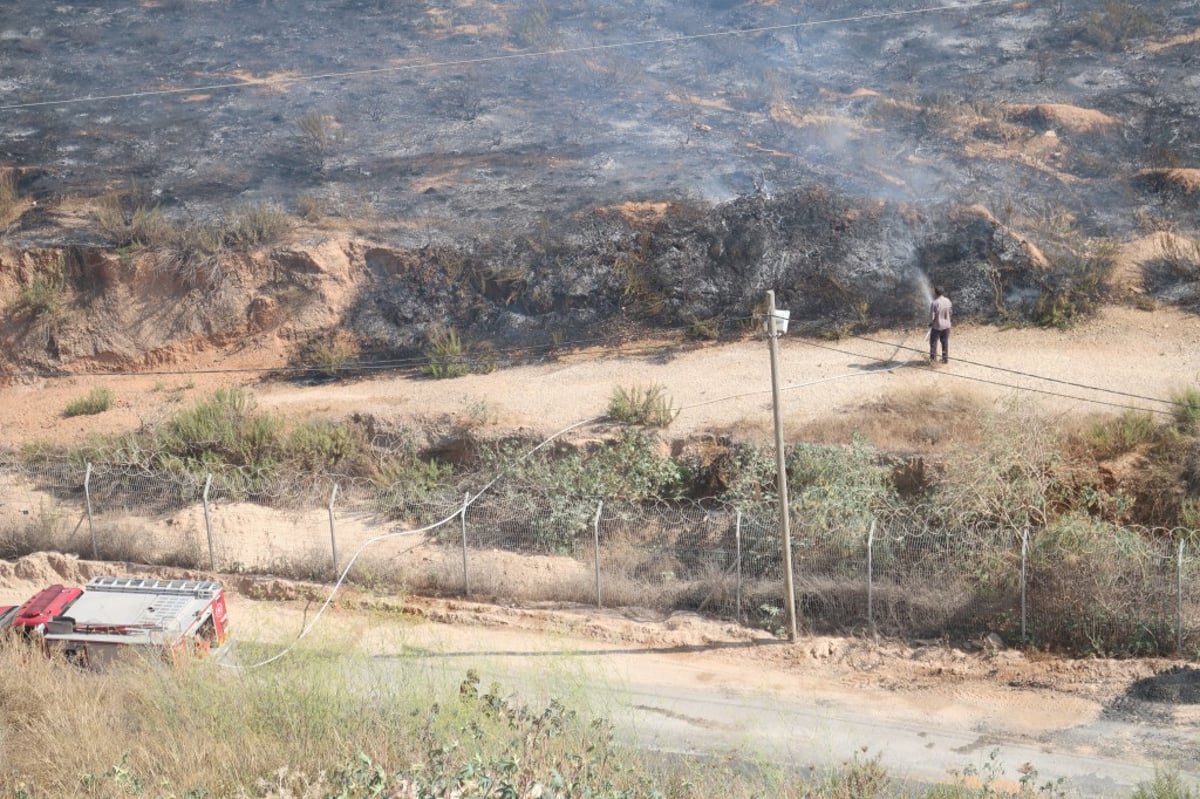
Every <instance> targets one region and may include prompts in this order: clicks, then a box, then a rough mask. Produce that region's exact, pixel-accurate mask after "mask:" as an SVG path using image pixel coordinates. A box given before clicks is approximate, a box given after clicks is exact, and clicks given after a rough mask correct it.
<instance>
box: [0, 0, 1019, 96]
mask: <svg viewBox="0 0 1200 799" xmlns="http://www.w3.org/2000/svg"><path fill="white" fill-rule="evenodd" d="M1010 2H1011V0H979V2H975V3H967V4H961V5H960V4H953V5H941V6H929V7H926V8H914V9H907V10H901V11H880V12H876V13H869V14H860V15H857V16H853V17H839V18H834V19H824V20H814V21H810V22H791V23H787V24H782V25H764V26H759V27H755V28H738V29H735V30H722V31H710V32H709V33H691V34H680V35H678V36H664V37H660V38H655V39H638V40H635V41H630V42H614V43H612V44H592V45H585V46H581V47H562V48H555V49H551V50H535V51H530V52H523V53H504V54H502V55H490V56H480V57H478V58H459V59H452V60H448V61H433V62H429V63H425V64H401V65H395V66H389V67H374V68H371V69H354V70H346V71H343V72H321V73H314V74H311V75H295V76H292V77H287V76H281V77H277V78H265V79H261V80H241V81H233V82H228V83H213V84H209V85H206V86H186V87H177V88H171V89H147V90H145V91H138V92H124V93H118V94H105V95H86V96H78V97H66V98H61V99H58V100H38V101H32V102H27V103H13V104H11V105H3V106H0V111H16V110H20V109H26V108H45V107H48V106H62V105H77V104H82V103H100V102H107V101H111V100H129V99H134V98H138V97H161V96H166V95H175V94H193V93H196V92H215V91H231V90H235V89H249V88H256V87H263V86H267V87H278V86H288V85H291V84H296V83H315V82H317V81H323V80H334V79H339V78H361V77H366V76H369V75H382V74H388V73H397V72H417V71H423V70H434V69H444V68H447V67H464V66H476V65H479V64H494V63H498V62H502V61H516V60H520V59H529V58H546V57H552V56H560V55H574V54H579V53H594V52H601V51H605V50H619V49H626V48H638V47H651V46H656V45H664V44H679V43H680V42H688V41H697V40H701V39H716V38H721V37H727V36H729V37H732V36H754V35H758V34H760V33H773V32H777V31H785V30H797V29H801V28H816V27H821V26H825V25H843V24H847V23H853V22H866V21H870V20H876V19H890V18H896V17H905V16H914V15H918V14H933V13H937V12H941V11H970V10H973V9H977V8H984V7H987V6H996V5H1008V4H1009V3H1010Z"/></svg>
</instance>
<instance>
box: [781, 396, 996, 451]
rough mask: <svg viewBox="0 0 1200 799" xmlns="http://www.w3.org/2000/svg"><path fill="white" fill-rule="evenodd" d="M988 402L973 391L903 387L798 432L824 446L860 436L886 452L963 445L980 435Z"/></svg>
mask: <svg viewBox="0 0 1200 799" xmlns="http://www.w3.org/2000/svg"><path fill="white" fill-rule="evenodd" d="M987 404H988V401H987V400H986V399H985V398H984V397H983V396H982V395H981V394H978V393H976V392H973V391H971V390H969V389H961V388H943V387H940V386H939V387H934V388H921V389H915V388H913V389H900V390H897V391H893V392H890V393H889V394H888V395H887V396H884V397H882V398H880V399H878V400H875V401H873V402H868V403H865V404H863V405H862V406H860V407H859V408H858V409H857V410H854V411H851V412H849V413H845V414H840V415H838V416H835V417H829V418H823V419H821V420H819V421H815V422H812V423H810V424H808V425H805V426H804V427H802V428H801V429H800V430H798V431H797V435H798V437H799V438H802V439H803V440H805V441H812V442H816V443H821V444H849V443H850V442H851V441H853V440H854V439H855V437H857V438H860V439H863V440H865V441H867V442H869V443H870V444H871V446H873V447H875V448H876V449H879V450H881V451H883V452H911V451H914V450H924V449H927V448H928V447H930V446H938V445H940V444H945V443H947V442H950V441H953V442H955V443H956V444H963V443H967V442H970V441H974V440H977V439H978V437H979V434H980V429H979V424H978V416H979V414H980V413H981V412H982V411H983V409H984V408H985V407H986V406H987Z"/></svg>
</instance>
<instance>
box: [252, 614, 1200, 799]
mask: <svg viewBox="0 0 1200 799" xmlns="http://www.w3.org/2000/svg"><path fill="white" fill-rule="evenodd" d="M234 610H235V611H236V613H237V616H238V618H239V619H241V620H242V622H243V633H242V634H243V635H246V636H247V637H248V638H249V639H252V640H263V638H264V637H265V638H267V639H270V638H272V637H273V638H274V640H275V641H276V643H278V644H279V645H286V644H287V643H288V639H287V637H286V636H285V635H281V634H280V633H279V630H280V623H281V622H282V628H283V629H284V630H289V629H290V630H299V629H300V626H301V624H302V622H303V621H304V620H305V619H311V612H312V606H309V613H308V615H307V616H306V615H305V614H304V613H303V612H301V608H300V607H299V606H298V605H297V604H295V603H289V604H286V605H283V606H280V605H278V604H275V605H270V606H266V605H263V604H260V603H248V602H245V601H240V600H239V601H238V602H236V603H235V606H234ZM406 610H407V611H408V615H407V616H405V617H404V618H398V617H396V616H394V615H393V616H391V617H388V616H382V615H380V614H364V613H362V612H361V611H345V610H335V611H333V612H332V613H333V615H332V616H331V619H330V624H329V625H328V627H326V628H325V630H326V633H325V634H324V636H323V635H321V634H317V635H315V638H316V640H317V641H319V642H320V643H318V644H317V645H318V646H333V647H336V648H339V649H343V650H344V649H345V648H346V647H351V648H353V649H355V650H357V651H360V652H367V653H369V654H371V655H373V656H374V661H375V663H376V664H377V667H378V668H380V669H384V670H388V669H390V670H393V671H396V672H401V673H403V675H404V677H403V678H404V679H408V680H412V679H416V678H420V679H428V680H431V681H432V684H433V685H435V686H438V690H445V689H453V687H454V686H455V685H457V683H458V682H459V681H461V680H462V679H463V677H464V675H465V674H466V672H467V670H468V669H474V670H475V671H477V672H478V673H479V675H480V677H481V681H482V684H483V685H485V686H487V685H489V684H490V683H492V682H493V681H495V682H497V683H499V685H500V686H501V687H502V689H503V690H505V691H506V692H507V691H511V692H513V693H515V694H517V695H518V696H520V697H522V698H525V699H526V700H527V701H530V702H533V703H537V702H540V701H545V700H547V699H548V698H549V697H550V696H559V697H560V698H562V697H568V698H569V699H568V701H569V702H570V703H572V705H575V706H581V707H582V708H583V709H585V710H586V711H587V712H589V713H594V714H599V715H603V716H605V717H607V718H610V719H612V720H614V722H615V723H616V725H617V728H618V730H619V731H620V735H621V737H622V738H623V739H624V740H626V741H629V742H634V743H636V744H637V745H638V746H640V747H644V748H650V749H654V750H658V751H665V752H677V753H678V752H682V753H692V754H704V755H714V756H719V757H732V758H735V759H739V760H744V761H745V762H748V763H759V764H761V763H763V762H768V763H777V764H785V765H788V766H793V767H812V768H815V769H818V770H819V769H823V768H826V767H830V766H834V765H837V764H839V763H841V762H844V761H847V760H850V759H852V758H854V757H856V756H857V757H864V758H865V757H876V756H878V757H879V760H880V762H881V763H882V764H883V765H884V766H886V767H887V769H888V771H889V772H890V773H891V774H892V775H893V776H895V777H896V778H897V779H904V780H912V781H916V782H921V783H935V782H954V781H956V780H959V779H963V778H967V777H970V776H971V775H973V774H974V775H977V776H978V777H982V778H985V779H987V780H990V781H992V783H993V787H994V788H995V789H996V790H998V791H1007V790H1010V789H1014V790H1015V789H1016V788H1017V786H1019V784H1020V781H1021V779H1022V778H1023V777H1026V776H1027V775H1032V777H1030V778H1031V779H1035V783H1034V784H1036V785H1039V786H1040V785H1043V784H1045V783H1048V782H1049V783H1060V781H1061V783H1060V788H1061V789H1062V790H1063V791H1064V793H1063V794H1062V795H1066V796H1083V797H1107V796H1113V797H1128V796H1130V795H1131V794H1132V793H1133V791H1134V790H1135V788H1136V786H1137V785H1138V784H1139V783H1142V782H1148V781H1150V780H1152V779H1153V777H1154V774H1155V770H1156V769H1160V768H1166V769H1173V770H1174V769H1178V770H1180V771H1181V774H1182V776H1183V777H1185V778H1186V779H1190V780H1192V781H1193V782H1195V783H1196V784H1198V785H1200V769H1197V767H1196V759H1195V753H1196V751H1197V750H1198V747H1200V712H1198V708H1197V705H1196V703H1195V702H1192V703H1190V704H1189V703H1188V702H1177V703H1174V704H1172V703H1169V702H1154V701H1149V700H1147V699H1145V698H1143V697H1144V696H1151V695H1153V694H1152V693H1149V692H1144V691H1143V692H1141V694H1139V692H1138V691H1137V690H1131V686H1136V685H1139V684H1142V685H1144V684H1146V682H1145V681H1147V680H1149V681H1154V680H1155V679H1156V677H1155V675H1156V674H1163V673H1168V670H1169V669H1170V668H1171V667H1172V665H1174V666H1175V667H1177V668H1178V667H1179V664H1168V663H1167V662H1148V661H1138V662H1133V661H1124V662H1121V661H1080V662H1062V661H1056V660H1052V659H1047V660H1040V661H1039V660H1031V659H1029V658H1028V657H1026V656H1025V655H1024V654H1022V653H1018V652H1012V651H983V650H980V651H974V652H971V651H965V650H962V649H953V648H949V647H946V646H943V645H940V644H935V643H930V644H925V645H915V646H913V645H907V644H900V643H896V642H890V643H889V642H873V641H863V640H853V639H838V638H804V639H802V640H801V641H799V642H797V643H794V644H792V643H787V642H784V641H779V640H775V639H770V638H768V637H765V636H762V635H758V634H751V633H748V632H747V631H744V630H738V629H736V628H732V627H730V626H728V625H721V624H717V623H713V622H711V621H707V620H704V619H703V618H700V617H697V616H694V615H691V614H673V615H671V616H667V617H663V618H658V617H653V616H651V615H650V614H648V613H646V612H644V611H630V610H625V611H608V612H604V611H601V612H597V611H594V610H583V609H579V610H572V609H564V608H557V609H541V610H528V609H526V610H518V609H511V608H496V607H491V606H487V605H476V604H473V603H465V602H440V601H431V600H415V601H414V602H413V603H411V604H409V606H408V607H407V608H406ZM298 613H299V615H297V614H298ZM292 625H294V626H292ZM245 626H254V627H255V629H253V630H245V629H244V627H245ZM334 630H336V632H333V631H334ZM293 634H294V633H293ZM322 638H324V640H323V641H322ZM1185 668H1186V667H1185ZM1185 673H1186V672H1185ZM1139 675H1143V676H1139ZM1158 679H1161V678H1158ZM1191 679H1193V680H1194V682H1195V685H1196V686H1197V688H1200V675H1192V677H1191ZM1138 680H1142V682H1141V683H1139V682H1138Z"/></svg>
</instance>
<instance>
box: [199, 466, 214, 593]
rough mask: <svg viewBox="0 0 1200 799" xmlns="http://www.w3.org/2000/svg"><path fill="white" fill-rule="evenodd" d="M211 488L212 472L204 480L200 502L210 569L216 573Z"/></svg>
mask: <svg viewBox="0 0 1200 799" xmlns="http://www.w3.org/2000/svg"><path fill="white" fill-rule="evenodd" d="M210 488H212V472H209V473H208V474H207V475H206V476H205V478H204V494H203V495H201V499H200V502H201V504H202V505H203V506H204V532H205V533H207V534H208V568H209V569H210V570H211V571H216V570H217V554H216V548H215V547H213V535H212V519H210V518H209V516H208V491H209V489H210Z"/></svg>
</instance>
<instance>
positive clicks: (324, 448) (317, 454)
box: [282, 420, 367, 472]
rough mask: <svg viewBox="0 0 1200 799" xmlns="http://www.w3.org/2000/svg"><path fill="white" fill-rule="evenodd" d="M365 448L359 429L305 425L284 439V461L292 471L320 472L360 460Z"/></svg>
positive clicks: (324, 422)
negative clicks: (356, 459)
mask: <svg viewBox="0 0 1200 799" xmlns="http://www.w3.org/2000/svg"><path fill="white" fill-rule="evenodd" d="M366 448H367V446H366V441H365V440H364V439H363V436H362V433H361V431H360V428H357V427H351V426H350V425H345V424H337V423H335V422H332V421H329V420H317V421H305V422H301V423H300V424H298V425H296V426H295V427H294V428H292V429H291V430H290V431H288V433H287V435H286V436H285V437H284V443H283V450H284V452H283V456H282V457H283V459H284V460H285V461H286V462H287V464H288V468H289V469H297V470H300V471H307V472H321V471H325V470H327V469H330V468H333V467H336V466H338V465H339V464H341V463H344V462H347V461H352V460H354V459H355V458H358V457H359V456H361V455H363V454H364V452H365V450H366Z"/></svg>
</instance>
